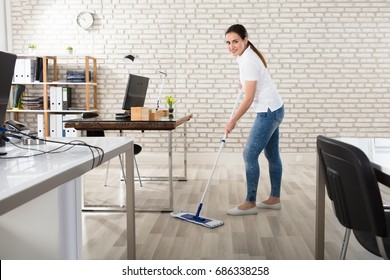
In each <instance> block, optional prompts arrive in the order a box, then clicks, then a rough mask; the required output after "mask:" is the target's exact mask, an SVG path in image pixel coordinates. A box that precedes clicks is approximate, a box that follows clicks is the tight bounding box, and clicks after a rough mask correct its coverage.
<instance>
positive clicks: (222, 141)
mask: <svg viewBox="0 0 390 280" xmlns="http://www.w3.org/2000/svg"><path fill="white" fill-rule="evenodd" d="M241 94H242V92H241V90H239V92H238V95H237V99H236V103H234V107H233V110H232V113H231V114H230V119H231V118H233V116H234V112H235V111H236V108H237V105H238V102H239V100H240V98H241ZM226 136H227V135H226V132H225V134H224V136H223V138H222V140H221V145H220V146H219V150H218V154H217V157H216V159H215V161H214V165H213V169H212V171H211V175H210V177H209V180H208V181H207V185H206V188H205V190H204V192H203V196H202V199H201V201H200V204H201V205H202V204H203V201H204V199H205V197H206V193H207V191H208V189H209V187H210V183H211V179H212V178H213V175H214V171H215V167H216V166H217V163H218V160H219V156H220V155H221V151H222V148H223V146H224V144H225V142H226Z"/></svg>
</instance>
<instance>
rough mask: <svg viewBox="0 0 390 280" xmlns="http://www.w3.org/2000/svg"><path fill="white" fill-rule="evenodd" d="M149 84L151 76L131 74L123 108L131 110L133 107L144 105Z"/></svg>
mask: <svg viewBox="0 0 390 280" xmlns="http://www.w3.org/2000/svg"><path fill="white" fill-rule="evenodd" d="M148 84H149V78H146V77H142V76H137V75H133V74H129V79H128V80H127V86H126V92H125V98H124V99H123V105H122V109H123V110H126V111H130V108H131V107H143V106H144V104H145V98H146V91H147V90H148Z"/></svg>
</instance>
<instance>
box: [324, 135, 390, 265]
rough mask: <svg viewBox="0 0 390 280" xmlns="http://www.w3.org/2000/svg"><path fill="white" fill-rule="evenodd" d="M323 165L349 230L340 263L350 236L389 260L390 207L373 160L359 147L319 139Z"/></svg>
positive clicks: (337, 209)
mask: <svg viewBox="0 0 390 280" xmlns="http://www.w3.org/2000/svg"><path fill="white" fill-rule="evenodd" d="M317 153H318V157H319V165H320V168H321V171H322V174H323V177H324V181H325V185H326V190H327V193H328V196H329V198H330V200H331V201H332V204H333V210H334V212H335V215H336V217H337V219H338V220H339V222H340V223H341V224H342V225H343V226H344V227H346V230H345V235H344V240H343V245H342V250H341V254H340V259H345V256H346V253H347V247H348V242H349V236H350V233H351V230H352V231H353V233H354V235H355V237H356V239H357V240H358V242H359V243H360V244H361V245H362V246H363V247H364V248H365V249H366V250H368V251H370V252H371V253H373V254H375V255H377V256H380V257H382V258H383V259H389V256H390V211H389V210H390V206H384V205H383V202H382V198H381V194H380V190H379V187H378V182H377V179H376V176H375V173H374V170H373V168H372V165H371V162H370V160H369V159H368V158H367V156H366V155H365V154H364V152H363V151H361V150H360V149H358V148H357V147H355V146H353V145H350V144H347V143H344V142H341V141H338V140H335V139H331V138H328V137H325V136H318V137H317Z"/></svg>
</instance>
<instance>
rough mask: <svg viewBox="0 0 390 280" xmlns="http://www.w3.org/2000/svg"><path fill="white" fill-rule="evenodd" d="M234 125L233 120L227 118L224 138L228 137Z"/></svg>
mask: <svg viewBox="0 0 390 280" xmlns="http://www.w3.org/2000/svg"><path fill="white" fill-rule="evenodd" d="M235 126H236V122H235V121H234V120H229V121H228V122H227V123H226V126H225V135H226V138H227V137H228V135H229V133H230V132H232V130H233V129H234V127H235Z"/></svg>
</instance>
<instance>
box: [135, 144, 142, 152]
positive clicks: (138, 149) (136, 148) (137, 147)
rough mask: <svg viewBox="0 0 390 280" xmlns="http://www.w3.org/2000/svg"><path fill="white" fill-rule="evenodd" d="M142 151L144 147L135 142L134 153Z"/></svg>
mask: <svg viewBox="0 0 390 280" xmlns="http://www.w3.org/2000/svg"><path fill="white" fill-rule="evenodd" d="M141 151H142V147H141V146H140V145H138V144H134V155H138V154H139V153H140V152H141Z"/></svg>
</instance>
